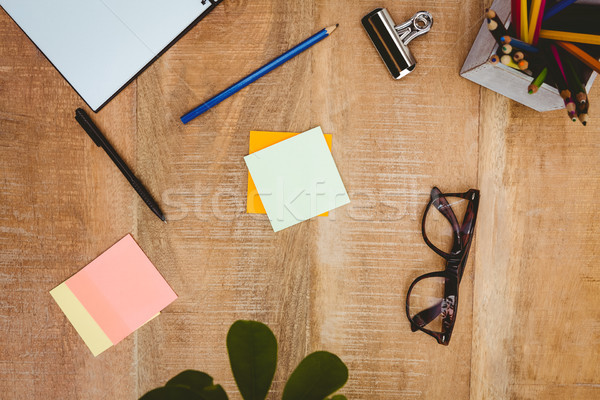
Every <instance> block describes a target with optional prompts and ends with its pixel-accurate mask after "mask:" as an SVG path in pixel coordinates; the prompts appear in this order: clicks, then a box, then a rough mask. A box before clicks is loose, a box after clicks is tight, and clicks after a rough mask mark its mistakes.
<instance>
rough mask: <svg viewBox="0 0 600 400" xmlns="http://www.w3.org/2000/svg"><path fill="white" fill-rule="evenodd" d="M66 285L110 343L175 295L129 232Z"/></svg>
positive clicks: (156, 311)
mask: <svg viewBox="0 0 600 400" xmlns="http://www.w3.org/2000/svg"><path fill="white" fill-rule="evenodd" d="M65 284H66V285H67V287H68V288H69V289H70V291H71V292H72V293H73V294H74V295H75V297H76V298H77V300H79V302H80V303H81V305H82V306H83V307H84V308H85V309H86V310H87V312H88V313H89V314H90V316H91V317H92V318H93V319H94V321H95V322H96V323H97V324H98V325H99V326H100V328H101V329H102V331H103V332H104V333H105V334H106V336H108V338H109V339H110V341H111V342H112V343H113V344H117V343H118V342H120V341H121V340H123V339H124V338H125V337H126V336H128V335H129V334H131V333H132V332H134V331H135V330H136V329H138V328H139V327H141V326H142V325H144V324H145V323H146V322H148V321H149V320H150V319H152V318H153V317H155V316H156V315H157V314H158V313H160V311H161V310H162V309H164V308H165V307H166V306H167V305H169V304H170V303H171V302H173V301H174V300H175V299H176V298H177V295H176V294H175V292H173V289H171V287H170V286H169V285H168V284H167V282H166V281H165V280H164V278H163V277H162V276H161V275H160V273H159V272H158V271H157V269H156V267H154V265H153V264H152V262H151V261H150V260H149V259H148V257H147V256H146V255H145V254H144V252H143V251H142V249H141V248H140V247H139V246H138V244H137V243H136V242H135V240H133V238H132V237H131V235H127V236H125V237H124V238H123V239H121V240H120V241H118V242H117V243H116V244H115V245H113V246H112V247H111V248H110V249H108V250H106V251H105V252H104V253H102V254H101V255H100V256H99V257H98V258H96V259H95V260H94V261H92V262H91V263H89V264H88V265H87V266H86V267H85V268H83V269H82V270H81V271H79V272H78V273H76V274H75V275H73V276H72V277H71V278H69V279H67V281H65Z"/></svg>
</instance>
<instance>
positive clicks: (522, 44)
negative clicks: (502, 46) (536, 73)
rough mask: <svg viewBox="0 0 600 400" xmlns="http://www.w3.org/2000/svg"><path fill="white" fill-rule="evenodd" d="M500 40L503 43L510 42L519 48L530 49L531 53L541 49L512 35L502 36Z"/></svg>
mask: <svg viewBox="0 0 600 400" xmlns="http://www.w3.org/2000/svg"><path fill="white" fill-rule="evenodd" d="M500 41H501V42H502V43H506V44H510V45H511V46H512V47H514V48H517V49H519V50H524V51H528V52H530V53H537V52H539V51H540V50H539V49H538V48H537V47H535V46H533V45H531V44H529V43H525V42H522V41H520V40H519V39H515V38H513V37H510V36H502V38H501V39H500Z"/></svg>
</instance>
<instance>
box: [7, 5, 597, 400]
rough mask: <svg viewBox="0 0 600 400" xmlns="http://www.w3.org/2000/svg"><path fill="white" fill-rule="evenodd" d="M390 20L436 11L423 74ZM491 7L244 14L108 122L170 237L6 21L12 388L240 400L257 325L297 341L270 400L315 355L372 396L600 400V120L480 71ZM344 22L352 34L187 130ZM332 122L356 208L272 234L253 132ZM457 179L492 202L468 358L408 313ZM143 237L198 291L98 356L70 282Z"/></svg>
mask: <svg viewBox="0 0 600 400" xmlns="http://www.w3.org/2000/svg"><path fill="white" fill-rule="evenodd" d="M380 6H385V7H387V8H388V10H389V12H390V14H391V15H392V16H393V17H394V19H395V20H396V22H397V23H400V22H402V21H404V20H405V19H407V18H409V17H410V16H412V15H413V14H414V12H415V11H417V10H420V9H425V10H428V11H430V12H431V13H432V14H433V16H434V18H435V23H434V26H433V29H432V31H431V32H430V33H429V34H427V35H426V36H424V37H422V38H419V39H416V40H415V41H414V42H412V43H411V45H410V47H411V49H412V52H413V53H414V55H415V57H416V59H417V61H418V65H417V68H416V70H415V71H414V72H413V73H412V74H410V75H408V76H407V77H406V78H403V79H402V80H400V81H394V80H393V79H392V78H391V77H390V76H389V73H388V71H387V70H386V69H385V66H384V65H383V63H382V62H381V60H380V59H379V56H378V55H377V53H376V50H375V49H374V47H373V46H372V44H371V43H370V41H369V39H368V37H367V35H366V34H365V33H364V31H363V29H362V26H361V24H360V18H361V17H362V16H363V15H365V14H366V13H368V12H369V11H371V10H372V9H374V8H376V7H380ZM482 14H483V5H482V4H480V3H479V2H474V1H468V2H459V1H449V2H443V3H440V2H434V1H429V0H426V1H413V0H408V1H404V2H401V3H400V2H387V3H385V4H382V3H381V2H375V1H371V0H368V1H361V2H356V1H350V0H337V1H336V0H318V1H312V0H307V1H303V2H295V1H294V2H289V1H286V2H282V1H276V0H255V1H248V0H225V1H224V2H223V3H222V4H221V5H219V6H218V7H217V8H216V9H215V10H214V11H213V12H212V13H211V14H210V15H208V16H207V17H206V18H205V19H204V20H203V21H202V22H201V23H200V24H199V25H197V26H196V27H195V28H194V29H192V30H191V31H190V32H189V34H187V35H186V36H185V37H184V38H183V39H181V40H180V41H179V42H178V43H176V44H175V45H174V46H173V47H172V48H171V49H170V50H169V51H167V52H166V53H165V54H164V55H163V56H162V57H161V58H160V59H159V60H158V61H157V62H155V63H154V64H153V65H152V66H151V67H150V68H149V69H148V70H146V71H145V72H144V73H143V74H142V75H141V76H140V77H139V78H138V79H137V81H136V82H135V83H134V84H132V85H131V86H129V87H128V88H127V89H126V90H125V91H124V92H123V93H121V94H120V95H119V96H117V97H116V98H115V99H114V100H113V101H112V102H111V103H110V104H109V105H108V106H107V107H106V108H105V109H103V110H102V111H101V112H100V113H98V114H97V115H94V119H95V120H96V121H97V123H98V126H99V127H100V128H101V129H103V130H104V132H105V133H106V136H107V137H108V138H109V140H110V141H111V142H112V143H113V144H114V147H115V148H117V149H118V151H119V152H120V154H121V155H122V156H123V157H124V159H125V160H126V161H127V162H128V163H129V164H130V166H131V167H132V169H133V170H134V171H135V172H136V173H137V174H138V176H139V178H140V179H141V180H142V181H143V182H144V183H145V184H146V186H147V187H148V188H149V190H150V192H151V193H152V195H153V196H155V198H156V199H158V200H159V202H160V203H161V206H162V208H163V211H165V213H166V215H167V218H168V220H169V223H168V224H167V225H165V224H163V223H162V222H161V221H159V220H158V219H157V218H156V217H155V216H154V215H153V214H152V213H151V212H150V211H149V210H148V209H147V207H146V206H145V205H144V204H143V202H142V201H141V200H140V199H139V198H138V197H137V196H136V195H135V193H134V192H133V191H132V190H131V188H130V187H129V185H128V184H127V182H126V181H125V179H124V178H123V177H122V176H121V175H120V173H119V171H118V170H117V169H116V168H115V167H114V165H113V164H112V163H111V162H110V160H109V159H108V157H107V156H106V155H105V154H104V153H103V152H102V151H101V150H100V149H98V148H96V147H95V146H94V145H93V143H92V142H91V140H90V139H89V138H88V137H87V136H86V135H85V133H84V132H83V131H82V130H81V129H80V128H79V126H78V125H77V123H76V122H75V120H74V118H73V117H74V110H75V108H76V107H78V106H80V105H81V104H82V101H81V100H80V99H79V98H78V97H77V95H76V94H75V93H74V92H73V90H72V89H71V88H70V87H69V86H68V84H66V83H65V82H64V80H63V79H62V78H61V77H60V75H59V74H58V73H57V72H56V71H55V70H54V68H53V67H52V66H51V65H50V64H49V62H48V61H47V60H46V59H45V58H44V57H43V55H42V54H41V53H40V52H39V51H38V50H37V49H36V48H35V46H34V45H33V44H32V43H31V42H30V41H29V40H28V39H27V38H26V37H25V36H24V35H23V33H22V32H21V31H20V30H19V28H18V27H16V25H15V24H14V23H13V22H12V21H11V20H10V18H9V17H8V16H7V15H6V14H5V13H4V12H3V11H2V12H0V38H1V40H0V157H2V160H3V163H2V165H1V166H0V179H1V180H2V182H3V190H2V191H1V192H0V204H2V206H3V208H4V212H3V213H2V214H1V215H0V283H1V285H2V289H3V290H2V295H1V297H0V335H1V339H0V393H2V395H0V398H7V399H11V400H12V399H16V400H21V399H32V398H36V399H37V398H62V399H92V400H93V399H109V398H110V399H132V400H133V399H137V398H138V397H139V396H141V395H142V394H144V393H145V392H146V391H148V390H150V389H152V388H154V387H157V386H160V385H163V384H164V383H165V382H166V381H167V380H168V379H169V378H170V377H172V376H173V375H174V374H176V373H178V372H180V371H181V370H183V369H187V368H195V369H200V370H203V371H206V372H208V373H210V374H211V375H212V376H213V377H214V378H215V380H216V381H217V382H218V383H220V384H222V385H223V386H224V387H225V388H226V390H227V391H228V393H229V394H230V398H232V399H240V397H239V395H238V394H237V392H236V390H235V382H234V380H233V377H232V375H231V372H230V370H229V364H228V359H227V353H226V348H225V337H226V334H227V330H228V328H229V326H230V325H231V323H232V322H233V321H235V320H236V319H256V320H259V321H262V322H265V323H267V324H268V325H269V326H270V327H271V328H272V329H273V331H274V333H275V335H276V336H277V338H278V339H279V343H280V348H279V362H278V371H277V373H276V376H275V382H274V385H273V389H272V391H271V393H270V395H269V399H278V398H280V397H281V392H282V390H283V385H284V383H285V380H286V379H287V377H288V376H289V375H290V373H291V372H292V371H293V369H294V368H295V366H296V365H297V364H298V363H299V362H300V360H301V359H302V358H303V357H304V356H305V355H306V354H308V353H310V352H312V351H316V350H328V351H332V352H334V353H336V354H338V355H339V356H340V357H341V358H342V359H343V360H344V361H345V362H346V364H347V365H348V366H349V369H350V379H349V382H348V384H347V385H346V386H345V387H344V389H343V390H342V393H345V394H346V395H347V396H348V398H349V399H368V400H371V399H390V400H391V399H394V400H396V399H431V398H448V394H450V395H451V398H453V399H539V398H544V399H567V398H568V399H591V398H599V397H600V379H599V377H600V367H599V365H600V322H599V321H600V312H599V311H598V310H597V307H596V306H595V304H596V303H597V299H598V293H600V267H599V266H598V261H600V260H599V253H600V251H599V250H600V249H599V245H598V239H597V235H598V232H599V229H600V226H599V225H600V224H599V223H598V221H599V217H600V212H599V211H598V208H597V207H596V206H595V199H596V198H597V197H598V195H600V180H599V179H598V176H599V175H600V167H599V165H600V164H599V163H598V149H599V145H598V143H600V128H599V127H600V120H598V121H596V119H595V118H593V119H592V120H591V122H590V124H588V127H587V128H582V127H580V126H578V125H577V124H573V123H572V122H570V121H569V120H568V119H567V117H566V115H564V114H566V113H565V112H558V111H557V112H552V113H545V114H539V113H536V112H534V111H532V110H529V109H527V108H525V107H523V106H520V105H517V104H515V103H513V102H511V101H509V100H507V99H505V98H503V97H501V96H499V95H497V94H494V93H492V92H489V91H488V90H486V89H482V88H480V87H478V86H476V85H474V84H473V83H471V82H469V81H467V80H466V79H463V78H460V77H459V75H458V73H459V70H460V67H461V65H462V63H463V61H464V59H465V57H466V55H467V53H468V50H469V47H470V44H471V43H472V41H473V39H474V38H475V36H476V34H477V31H478V29H479V27H480V25H481V21H482V19H481V18H482V17H481V16H482ZM334 23H339V24H340V27H339V28H338V29H337V30H336V32H334V34H333V35H332V36H331V37H330V38H328V39H326V40H324V41H323V42H321V43H319V44H318V45H317V46H315V47H313V48H312V49H311V50H309V51H308V52H306V53H303V54H302V55H300V56H298V57H296V58H295V59H293V60H292V61H290V62H288V63H286V64H285V65H284V66H282V67H280V68H279V69H277V70H275V71H273V72H272V73H270V74H269V75H267V76H265V77H263V78H261V79H260V80H259V81H257V82H256V83H255V84H253V85H251V86H249V87H248V88H246V89H244V90H242V91H241V92H239V93H238V94H236V95H235V96H233V97H231V98H230V99H228V100H226V101H225V102H223V103H222V104H220V105H219V106H217V107H215V108H214V109H212V110H210V111H209V112H207V113H206V114H204V115H202V116H201V117H200V118H198V119H196V120H194V121H193V122H192V123H190V124H188V125H185V126H184V125H182V124H181V123H180V121H179V116H180V115H182V114H183V113H185V112H186V111H188V110H189V109H191V108H192V107H194V106H196V105H197V104H199V103H201V102H202V101H204V100H206V99H208V98H210V96H212V95H214V94H215V93H217V92H219V91H220V90H222V89H224V88H226V87H227V86H228V85H230V84H232V83H234V82H236V81H237V80H238V79H239V78H241V77H243V76H245V75H246V74H247V73H249V72H251V71H253V70H254V69H256V68H257V67H259V66H261V65H263V64H264V63H265V62H267V61H269V60H270V59H272V58H274V57H275V56H277V55H279V54H281V53H282V52H284V51H285V50H287V49H288V48H290V47H292V46H293V45H295V44H297V43H299V42H300V41H302V40H304V39H305V38H307V37H308V36H310V35H312V34H313V33H315V32H317V31H318V30H320V29H322V28H324V27H326V26H329V25H332V24H334ZM596 89H597V88H595V89H593V90H592V92H591V93H590V96H591V102H592V103H591V104H592V112H593V110H594V109H595V108H593V107H594V104H600V96H599V95H598V94H597V93H598V91H597V90H596ZM592 117H594V116H593V114H592ZM317 125H321V126H322V127H323V130H324V131H325V132H327V133H331V134H333V155H334V158H335V160H336V163H337V165H338V168H339V170H340V173H341V176H342V178H343V180H344V182H345V184H346V188H347V190H348V193H349V195H350V198H351V200H352V202H351V203H350V204H349V205H348V206H345V207H343V208H340V209H338V210H335V211H334V212H331V213H330V216H329V217H328V218H315V219H313V220H310V221H308V222H304V223H302V224H299V225H296V226H294V227H291V228H289V229H286V230H284V231H281V232H278V233H273V231H272V229H271V227H270V224H269V222H268V221H267V219H266V218H265V216H263V215H255V214H245V208H246V207H245V198H246V196H245V192H246V184H247V182H246V176H247V172H246V171H247V170H246V167H245V164H244V162H243V156H244V155H246V154H247V153H248V136H249V132H250V131H251V130H256V129H260V130H274V131H290V132H296V131H297V132H300V131H304V130H307V129H309V128H312V127H314V126H317ZM434 185H437V186H439V187H440V188H441V189H442V190H445V191H466V190H467V189H469V188H471V187H478V188H479V189H480V190H481V192H482V197H481V198H482V200H481V205H480V212H479V220H478V226H477V228H476V234H475V244H474V247H473V249H472V251H471V257H470V261H469V263H468V265H467V269H466V274H465V276H464V279H463V283H462V285H461V292H460V295H461V299H460V305H459V312H458V321H457V325H456V328H455V332H454V335H453V338H452V342H451V343H450V346H449V347H443V346H439V345H438V344H436V343H435V341H434V340H433V339H432V338H430V337H428V336H426V335H423V334H421V333H412V332H410V327H409V324H408V322H407V320H406V317H405V312H404V301H405V294H406V290H407V288H408V286H409V284H410V283H411V282H412V280H413V279H414V278H416V277H417V276H418V275H420V274H422V273H425V272H429V271H433V270H440V269H442V268H443V261H442V259H441V258H440V257H439V256H437V255H436V254H435V253H433V252H432V251H431V250H429V248H428V247H427V246H426V245H425V243H424V242H423V240H422V237H421V233H420V228H421V227H420V224H421V216H422V215H421V214H422V211H423V209H424V207H425V204H426V202H427V199H428V195H429V191H430V189H431V187H432V186H434ZM129 232H131V233H132V234H133V235H134V237H135V238H136V240H137V241H138V242H139V243H140V245H141V247H142V248H143V249H144V251H145V252H146V254H147V255H148V256H149V258H150V259H151V260H152V261H153V262H154V264H155V265H156V266H157V268H158V269H159V270H160V272H161V273H162V274H163V276H164V277H165V278H166V279H167V281H168V282H169V284H170V285H171V286H172V287H173V288H174V290H175V291H176V293H177V294H178V295H179V299H178V300H177V301H176V302H174V303H173V304H172V305H171V306H169V307H168V308H167V309H166V310H165V311H164V312H163V313H162V314H161V316H160V317H159V318H156V319H154V320H153V321H151V322H150V323H148V324H147V325H145V326H144V327H142V328H141V329H140V330H139V331H138V332H137V333H135V334H133V335H131V336H130V337H128V338H127V339H125V340H124V341H123V342H122V343H120V344H119V345H118V346H116V347H114V348H112V349H110V350H108V351H107V352H105V353H104V354H102V355H101V356H99V357H97V358H94V357H93V356H92V355H91V353H90V352H89V351H88V350H87V349H86V348H85V345H84V344H83V342H82V341H81V339H80V338H79V337H78V335H77V333H76V332H75V331H74V329H73V328H72V327H71V325H70V324H69V322H68V321H67V320H66V318H65V317H64V316H63V314H62V313H61V312H60V309H59V308H58V307H57V306H56V304H55V303H54V302H53V301H52V299H51V297H50V295H49V294H48V291H49V290H50V289H52V288H53V287H55V286H56V285H58V284H59V283H60V282H62V281H64V280H65V279H66V278H68V277H69V276H70V275H72V274H73V273H75V272H76V271H78V270H79V269H80V268H82V267H83V266H85V265H86V264H87V263H88V262H89V261H91V260H92V259H93V258H95V257H96V256H97V255H99V254H100V253H101V252H103V251H104V250H106V249H107V248H108V247H110V246H111V245H112V244H113V243H115V242H116V241H117V240H118V239H120V238H121V237H123V236H124V235H125V234H127V233H129Z"/></svg>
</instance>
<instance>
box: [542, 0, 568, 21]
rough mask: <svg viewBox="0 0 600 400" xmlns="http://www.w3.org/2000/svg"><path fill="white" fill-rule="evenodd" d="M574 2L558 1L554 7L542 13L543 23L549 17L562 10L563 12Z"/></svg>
mask: <svg viewBox="0 0 600 400" xmlns="http://www.w3.org/2000/svg"><path fill="white" fill-rule="evenodd" d="M575 1H576V0H562V1H559V2H558V3H556V4H555V5H553V6H552V7H551V8H550V9H549V10H547V11H546V12H545V13H544V19H543V21H545V20H547V19H548V18H550V17H553V16H554V15H556V14H558V13H559V12H561V11H562V10H564V9H565V8H567V7H569V6H570V5H571V4H573V3H575Z"/></svg>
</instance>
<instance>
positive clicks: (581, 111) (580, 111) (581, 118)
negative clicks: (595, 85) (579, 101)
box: [577, 101, 590, 126]
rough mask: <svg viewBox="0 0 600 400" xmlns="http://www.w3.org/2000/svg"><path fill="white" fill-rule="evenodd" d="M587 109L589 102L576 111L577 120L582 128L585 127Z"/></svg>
mask: <svg viewBox="0 0 600 400" xmlns="http://www.w3.org/2000/svg"><path fill="white" fill-rule="evenodd" d="M589 108H590V102H589V101H586V102H585V104H584V105H583V107H581V109H579V108H578V109H577V118H579V121H580V122H581V123H582V124H583V126H586V125H587V120H588V112H589Z"/></svg>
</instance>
